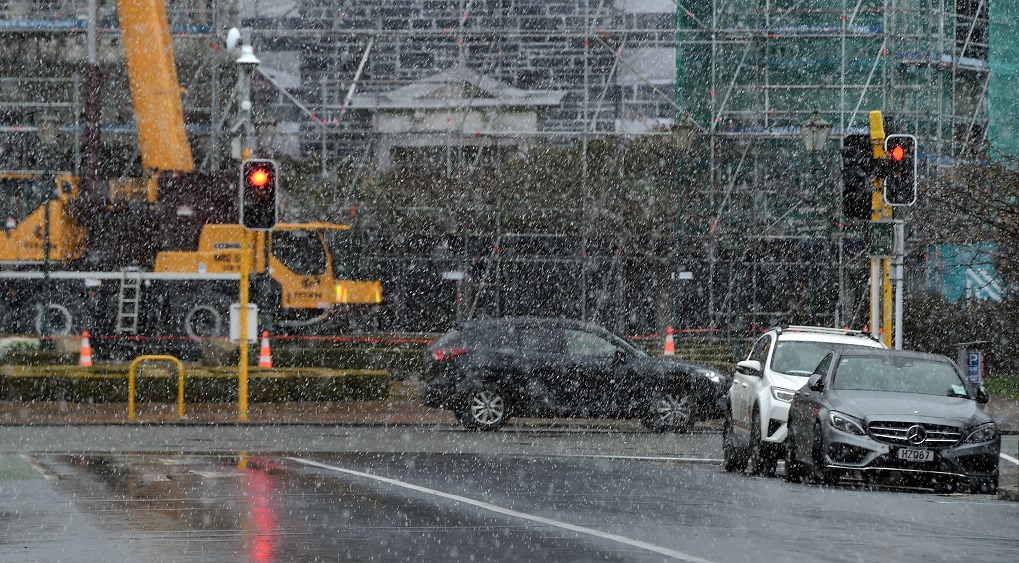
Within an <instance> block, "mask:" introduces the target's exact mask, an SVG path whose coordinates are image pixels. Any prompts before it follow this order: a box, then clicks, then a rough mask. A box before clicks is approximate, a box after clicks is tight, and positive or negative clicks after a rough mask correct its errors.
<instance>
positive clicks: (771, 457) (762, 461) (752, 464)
mask: <svg viewBox="0 0 1019 563" xmlns="http://www.w3.org/2000/svg"><path fill="white" fill-rule="evenodd" d="M777 467H778V459H777V458H776V456H775V454H774V452H772V451H771V449H770V448H769V446H768V445H767V444H765V443H764V440H762V439H761V416H760V413H759V412H758V410H757V407H754V414H753V416H752V420H751V421H750V453H749V455H748V456H747V471H748V472H749V473H750V474H751V475H757V476H760V477H774V476H775V469H776V468H777Z"/></svg>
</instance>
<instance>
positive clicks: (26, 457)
mask: <svg viewBox="0 0 1019 563" xmlns="http://www.w3.org/2000/svg"><path fill="white" fill-rule="evenodd" d="M125 431H129V432H128V434H125ZM1014 439H1015V437H1008V438H1007V442H1006V448H1014V447H1015V444H1014ZM14 440H18V441H14ZM0 444H2V445H3V446H2V447H3V450H4V451H6V452H8V453H6V454H0V525H2V527H3V528H2V529H3V530H4V531H5V533H4V534H3V535H2V538H0V560H3V561H76V562H80V561H115V560H117V559H123V560H125V561H160V562H161V561H406V560H416V561H472V560H474V561H666V560H667V561H675V560H679V561H699V560H705V561H717V562H739V561H777V560H787V561H818V560H823V561H878V560H881V561H959V560H964V559H970V560H979V561H1010V562H1011V561H1016V560H1019V531H1017V525H1019V524H1017V523H1019V503H1013V502H1004V501H999V500H997V499H995V498H993V497H986V496H969V495H959V496H944V495H934V494H917V493H911V492H900V491H873V490H856V489H852V488H848V487H842V488H820V487H816V486H805V485H799V484H787V483H785V482H783V481H782V480H780V479H774V478H772V479H763V478H750V477H745V476H737V475H728V474H725V473H724V472H723V471H722V470H721V468H720V467H719V466H718V465H717V463H714V462H713V461H712V460H713V459H714V458H715V457H716V456H717V454H716V453H715V452H717V451H718V449H717V448H718V435H716V434H693V435H677V436H674V435H654V434H648V433H643V432H606V431H590V430H588V431H582V430H569V431H559V430H526V429H517V430H511V431H506V432H499V433H495V434H472V433H465V432H461V431H458V430H456V429H452V428H445V427H436V428H362V427H319V428H314V427H284V428H279V427H243V426H238V427H223V428H191V427H182V428H164V427H148V428H124V427H70V428H62V427H50V428H20V429H12V428H2V429H0ZM19 452H20V453H19ZM28 452H31V453H28ZM241 452H247V453H241ZM1013 475H1014V473H1013Z"/></svg>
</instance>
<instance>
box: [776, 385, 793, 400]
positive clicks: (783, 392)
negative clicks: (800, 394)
mask: <svg viewBox="0 0 1019 563" xmlns="http://www.w3.org/2000/svg"><path fill="white" fill-rule="evenodd" d="M771 396H772V397H775V398H776V399H778V400H779V401H785V402H786V403H791V402H792V401H793V397H795V396H796V391H793V390H791V389H783V388H781V387H772V388H771Z"/></svg>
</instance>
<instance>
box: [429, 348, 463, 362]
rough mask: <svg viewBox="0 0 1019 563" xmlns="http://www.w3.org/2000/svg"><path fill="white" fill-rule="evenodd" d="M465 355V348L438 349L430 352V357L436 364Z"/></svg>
mask: <svg viewBox="0 0 1019 563" xmlns="http://www.w3.org/2000/svg"><path fill="white" fill-rule="evenodd" d="M466 353H467V348H438V349H436V350H432V357H433V358H435V361H437V362H444V361H446V360H452V359H453V358H456V357H458V356H463V355H464V354H466Z"/></svg>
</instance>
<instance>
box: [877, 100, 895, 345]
mask: <svg viewBox="0 0 1019 563" xmlns="http://www.w3.org/2000/svg"><path fill="white" fill-rule="evenodd" d="M870 142H871V145H872V147H873V158H874V160H877V161H879V162H883V161H884V158H885V131H884V122H883V120H882V116H881V112H880V111H872V112H870ZM883 188H884V180H883V178H882V177H881V176H878V177H877V178H876V179H875V180H874V191H873V194H872V195H871V208H870V209H871V217H870V219H871V221H888V220H891V218H892V207H891V206H890V205H888V204H887V203H885V198H884V189H883ZM896 252H899V250H896ZM890 270H891V259H889V258H883V257H877V256H872V257H871V259H870V327H871V332H875V331H876V332H878V334H880V335H881V340H882V341H883V342H884V344H885V346H887V347H889V348H891V347H892V284H891V272H890ZM900 293H901V292H900ZM882 304H883V305H884V306H883V307H882Z"/></svg>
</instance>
